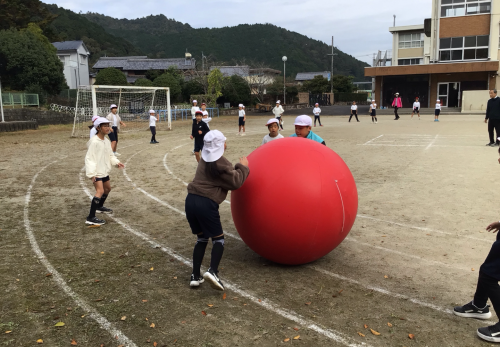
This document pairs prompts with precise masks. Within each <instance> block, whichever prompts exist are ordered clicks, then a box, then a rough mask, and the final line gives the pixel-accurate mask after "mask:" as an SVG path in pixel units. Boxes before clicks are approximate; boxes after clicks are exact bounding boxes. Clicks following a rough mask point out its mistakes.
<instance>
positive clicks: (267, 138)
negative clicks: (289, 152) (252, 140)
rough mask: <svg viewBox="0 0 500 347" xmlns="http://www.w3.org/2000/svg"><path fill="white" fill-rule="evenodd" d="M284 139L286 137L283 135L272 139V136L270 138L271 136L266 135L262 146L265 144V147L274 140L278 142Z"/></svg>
mask: <svg viewBox="0 0 500 347" xmlns="http://www.w3.org/2000/svg"><path fill="white" fill-rule="evenodd" d="M282 138H284V136H283V135H281V134H278V136H276V137H271V136H269V134H267V135H266V136H264V138H263V139H262V144H263V145H265V144H266V143H268V142H271V141H273V140H277V139H282Z"/></svg>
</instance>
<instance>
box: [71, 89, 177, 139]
mask: <svg viewBox="0 0 500 347" xmlns="http://www.w3.org/2000/svg"><path fill="white" fill-rule="evenodd" d="M113 104H114V105H116V106H117V107H118V112H117V114H118V115H119V116H120V118H121V120H122V122H123V123H125V125H126V127H125V128H124V127H121V131H130V130H143V129H144V130H146V129H149V110H154V111H155V112H156V113H158V115H159V116H160V121H159V122H158V123H157V124H156V126H157V127H167V128H168V129H169V130H170V129H172V113H171V110H170V90H169V88H164V87H133V86H130V87H128V86H101V85H99V86H98V85H94V86H90V87H86V88H85V87H80V88H79V89H78V93H77V98H76V107H75V119H74V122H73V131H72V134H71V136H72V137H86V136H88V135H89V127H88V126H89V125H91V124H92V123H91V122H92V117H93V116H95V115H97V116H101V117H106V116H107V115H108V114H109V113H110V112H111V111H110V108H109V107H110V106H111V105H113Z"/></svg>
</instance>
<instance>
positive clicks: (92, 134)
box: [90, 127, 97, 138]
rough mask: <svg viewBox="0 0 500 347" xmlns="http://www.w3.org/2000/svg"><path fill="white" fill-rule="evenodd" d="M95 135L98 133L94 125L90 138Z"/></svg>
mask: <svg viewBox="0 0 500 347" xmlns="http://www.w3.org/2000/svg"><path fill="white" fill-rule="evenodd" d="M95 135H97V129H96V128H94V127H92V129H90V138H92V137H94V136H95Z"/></svg>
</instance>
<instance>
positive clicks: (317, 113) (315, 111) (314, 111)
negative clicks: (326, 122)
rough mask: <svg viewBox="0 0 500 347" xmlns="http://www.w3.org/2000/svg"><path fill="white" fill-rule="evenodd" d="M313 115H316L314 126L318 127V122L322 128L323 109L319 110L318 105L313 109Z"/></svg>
mask: <svg viewBox="0 0 500 347" xmlns="http://www.w3.org/2000/svg"><path fill="white" fill-rule="evenodd" d="M313 114H314V126H316V121H318V122H319V126H320V127H322V125H321V120H320V119H319V116H320V115H321V109H320V108H319V104H318V103H316V104H315V105H314V108H313Z"/></svg>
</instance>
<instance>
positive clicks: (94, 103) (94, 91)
mask: <svg viewBox="0 0 500 347" xmlns="http://www.w3.org/2000/svg"><path fill="white" fill-rule="evenodd" d="M106 89H120V95H119V98H118V104H117V105H118V113H119V112H120V101H121V93H122V90H127V89H132V90H139V91H140V90H142V91H151V92H153V98H152V100H151V105H150V108H154V106H155V105H154V96H155V94H154V92H155V91H157V90H166V92H167V105H166V108H167V109H166V111H167V126H168V129H169V130H172V110H171V108H170V88H169V87H135V86H109V85H92V86H91V95H92V115H99V109H98V106H97V90H106ZM79 97H80V93H77V96H76V107H75V118H74V121H73V132H72V134H73V136H74V134H75V129H76V126H77V124H76V123H77V119H78V115H79V113H81V112H82V111H83V112H85V110H83V109H82V108H80V107H79V104H78V102H79V101H80V100H79ZM88 111H90V110H88ZM88 111H87V112H88ZM162 111H165V110H162Z"/></svg>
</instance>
